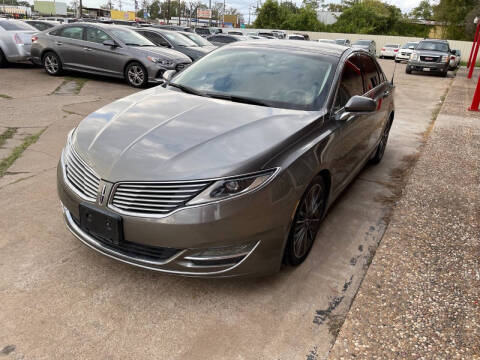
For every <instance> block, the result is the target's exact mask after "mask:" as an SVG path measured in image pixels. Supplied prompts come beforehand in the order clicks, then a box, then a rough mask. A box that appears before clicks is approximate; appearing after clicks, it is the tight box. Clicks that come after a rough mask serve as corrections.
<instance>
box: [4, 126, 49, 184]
mask: <svg viewBox="0 0 480 360" xmlns="http://www.w3.org/2000/svg"><path fill="white" fill-rule="evenodd" d="M44 131H45V129H43V130H41V131H39V132H38V133H36V134H33V135H30V136H28V137H26V138H25V139H24V140H23V143H22V144H21V145H18V146H17V147H15V148H14V149H13V151H12V153H11V154H10V155H9V156H8V157H6V158H4V159H2V161H0V178H1V177H3V175H4V174H5V172H6V171H7V170H8V168H9V167H10V166H11V165H12V164H13V163H14V162H15V160H17V159H18V158H19V157H20V155H22V154H23V152H24V151H25V150H26V149H27V148H28V147H29V146H30V145H32V144H34V143H36V142H37V140H38V138H39V137H40V135H42V133H43V132H44Z"/></svg>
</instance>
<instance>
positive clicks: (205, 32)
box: [193, 27, 212, 37]
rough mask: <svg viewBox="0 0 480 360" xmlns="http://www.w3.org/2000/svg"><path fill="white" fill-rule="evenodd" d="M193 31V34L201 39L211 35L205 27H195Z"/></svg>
mask: <svg viewBox="0 0 480 360" xmlns="http://www.w3.org/2000/svg"><path fill="white" fill-rule="evenodd" d="M193 31H194V32H195V34H198V35H200V36H201V37H207V36H210V35H212V32H211V31H210V29H209V28H207V27H196V28H195V29H193Z"/></svg>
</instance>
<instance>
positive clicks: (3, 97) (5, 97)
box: [0, 94, 13, 100]
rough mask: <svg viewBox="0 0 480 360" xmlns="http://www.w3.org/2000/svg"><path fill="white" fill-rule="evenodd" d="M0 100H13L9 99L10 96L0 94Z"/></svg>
mask: <svg viewBox="0 0 480 360" xmlns="http://www.w3.org/2000/svg"><path fill="white" fill-rule="evenodd" d="M0 98H2V99H7V100H10V99H13V97H11V96H10V95H7V94H0Z"/></svg>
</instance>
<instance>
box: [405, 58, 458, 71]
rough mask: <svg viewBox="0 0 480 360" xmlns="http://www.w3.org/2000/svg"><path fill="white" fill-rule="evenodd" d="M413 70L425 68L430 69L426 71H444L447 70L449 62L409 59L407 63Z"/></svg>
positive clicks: (423, 69)
mask: <svg viewBox="0 0 480 360" xmlns="http://www.w3.org/2000/svg"><path fill="white" fill-rule="evenodd" d="M407 65H408V66H409V67H410V69H411V70H413V71H425V69H430V70H428V71H433V72H441V73H445V72H447V71H448V67H449V63H447V62H445V63H443V62H442V63H435V62H424V61H411V60H410V61H409V62H408V64H407Z"/></svg>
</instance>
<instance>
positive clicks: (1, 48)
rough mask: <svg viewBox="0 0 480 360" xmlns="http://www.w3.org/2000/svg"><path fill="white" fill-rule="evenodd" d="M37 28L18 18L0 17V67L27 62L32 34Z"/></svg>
mask: <svg viewBox="0 0 480 360" xmlns="http://www.w3.org/2000/svg"><path fill="white" fill-rule="evenodd" d="M37 31H38V30H37V29H35V28H34V27H32V26H30V25H28V24H26V23H24V22H23V21H19V20H7V19H0V67H4V66H7V64H8V63H9V62H28V61H29V59H30V47H31V45H32V35H33V34H34V33H36V32H37Z"/></svg>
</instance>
